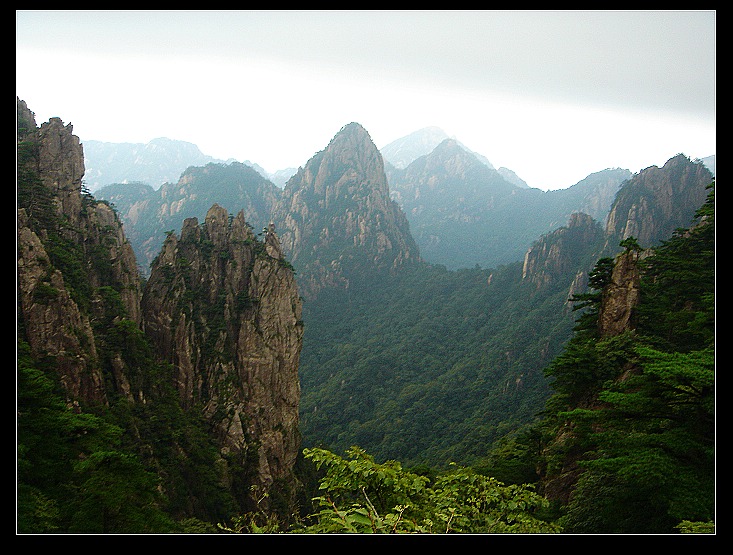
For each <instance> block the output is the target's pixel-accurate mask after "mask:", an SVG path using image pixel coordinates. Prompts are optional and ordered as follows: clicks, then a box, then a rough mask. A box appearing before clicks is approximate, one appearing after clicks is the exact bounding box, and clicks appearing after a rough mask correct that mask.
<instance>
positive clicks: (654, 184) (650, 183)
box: [606, 154, 713, 248]
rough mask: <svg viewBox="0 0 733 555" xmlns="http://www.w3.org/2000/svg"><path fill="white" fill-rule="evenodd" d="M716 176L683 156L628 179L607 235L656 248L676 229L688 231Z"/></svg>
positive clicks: (608, 223)
mask: <svg viewBox="0 0 733 555" xmlns="http://www.w3.org/2000/svg"><path fill="white" fill-rule="evenodd" d="M712 180H713V174H712V173H711V172H710V170H709V169H708V168H707V167H706V166H705V164H704V163H703V162H702V161H691V160H690V159H689V158H688V157H687V156H685V155H684V154H678V155H677V156H674V157H673V158H670V159H669V160H667V162H666V163H665V164H664V166H663V167H661V168H658V167H657V166H651V167H649V168H646V169H644V170H642V171H640V172H639V173H638V174H636V175H634V176H633V178H631V179H629V180H628V181H627V182H626V183H625V184H624V186H623V187H622V188H621V189H620V190H619V192H618V194H617V195H616V198H615V200H614V203H613V206H612V207H611V210H610V212H609V214H608V218H607V220H606V233H607V234H608V235H609V236H610V237H613V238H614V240H615V238H619V240H620V239H626V238H628V237H634V238H636V240H637V241H638V242H639V244H640V245H641V246H642V247H645V248H648V247H654V246H656V245H658V244H659V242H660V241H663V240H666V239H667V238H668V237H670V236H671V235H672V233H673V232H674V230H675V229H678V228H686V227H687V226H688V225H689V223H690V220H691V218H692V215H693V213H694V212H691V207H699V206H702V204H703V202H705V198H706V196H707V189H706V187H707V186H708V185H710V183H711V182H712Z"/></svg>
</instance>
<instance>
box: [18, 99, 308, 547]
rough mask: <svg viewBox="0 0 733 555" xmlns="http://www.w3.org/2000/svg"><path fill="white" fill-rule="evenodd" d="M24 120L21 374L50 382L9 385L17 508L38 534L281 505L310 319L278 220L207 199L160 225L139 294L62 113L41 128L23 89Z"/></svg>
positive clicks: (294, 444)
mask: <svg viewBox="0 0 733 555" xmlns="http://www.w3.org/2000/svg"><path fill="white" fill-rule="evenodd" d="M17 121H18V149H17V156H18V157H17V160H18V180H17V184H18V197H17V198H18V218H17V276H18V278H17V309H18V310H17V325H18V328H17V329H18V338H17V339H18V352H19V354H22V355H23V363H22V365H21V364H20V363H19V365H18V372H19V375H20V374H22V377H23V383H24V384H29V387H34V388H37V387H38V384H42V385H43V387H42V388H40V389H39V391H41V393H38V391H36V389H33V391H30V390H24V391H22V392H19V403H18V423H19V425H18V429H19V430H22V433H21V432H19V437H18V453H19V468H20V467H22V468H23V475H22V478H21V479H20V481H21V482H22V484H23V491H24V497H23V499H22V505H23V507H24V510H25V513H24V514H25V517H24V520H25V521H26V522H30V521H33V522H35V523H36V525H38V519H37V518H36V517H35V516H33V515H35V514H36V512H37V511H38V510H41V505H43V507H52V508H53V509H54V510H53V511H52V512H54V514H56V516H54V517H53V518H50V520H49V521H48V522H45V521H44V523H43V525H44V526H47V527H48V528H47V529H46V528H44V531H53V530H59V531H71V530H75V531H81V532H90V533H91V532H109V531H117V532H121V533H125V532H136V531H156V532H160V531H162V532H174V531H179V528H177V527H175V525H174V523H173V520H171V519H175V520H186V519H189V518H197V519H201V520H203V521H205V522H209V523H211V525H212V526H213V525H214V524H215V523H216V522H220V521H223V520H226V519H230V518H233V517H234V516H236V515H237V514H242V513H243V512H246V511H250V510H255V509H257V508H263V507H266V506H268V505H269V503H270V502H271V501H273V500H275V499H276V500H277V504H278V507H279V508H280V509H281V510H282V511H283V512H284V514H285V516H286V517H289V516H290V514H291V512H290V511H291V507H292V505H291V503H292V502H293V496H294V494H295V488H296V487H297V480H296V478H295V476H294V465H295V458H296V456H297V454H298V452H299V445H300V436H299V431H298V406H299V395H300V391H299V380H298V374H297V371H298V370H297V369H298V363H299V356H300V349H301V344H302V330H303V324H302V321H301V316H300V310H301V308H300V298H299V295H298V291H297V286H296V283H295V278H294V273H293V271H292V266H291V265H290V264H289V263H288V262H287V261H286V260H285V258H284V257H283V254H282V250H281V249H280V246H279V241H278V239H277V236H276V235H275V233H274V230H273V229H272V228H270V229H268V230H267V231H266V232H265V233H264V235H265V237H264V239H263V241H260V240H259V239H258V238H257V237H256V236H255V234H254V233H253V231H252V229H251V227H252V226H251V225H250V224H249V223H248V222H246V220H245V217H244V213H245V212H244V210H241V209H240V211H239V213H238V215H237V216H236V217H234V218H230V217H229V215H228V213H227V211H226V210H225V209H223V208H222V207H220V206H217V205H214V206H213V207H211V208H210V209H209V210H208V212H207V217H206V220H205V222H204V223H203V225H202V226H199V225H198V223H197V220H195V219H188V220H186V221H185V222H184V223H183V229H182V232H181V238H180V239H178V238H177V237H176V236H175V234H174V233H172V232H171V233H170V234H169V235H168V237H167V239H166V242H165V244H164V248H163V250H162V251H161V253H160V256H158V257H157V258H156V263H155V264H154V267H153V271H152V273H151V276H150V279H149V280H148V281H147V283H146V284H145V288H144V290H143V288H142V280H141V276H140V274H139V273H138V270H137V263H136V259H135V256H134V252H133V250H132V248H131V246H130V244H129V243H128V241H127V239H126V236H125V233H124V230H123V227H122V225H121V223H120V220H119V219H118V217H117V213H116V212H115V210H113V208H112V207H111V206H110V205H109V203H108V202H106V201H98V200H96V199H94V197H93V196H92V195H90V194H88V193H85V192H83V185H82V179H83V176H84V163H83V159H84V158H83V149H82V145H81V144H80V142H79V139H78V137H76V136H75V135H73V133H72V127H71V125H64V124H63V122H62V121H61V120H60V119H59V118H52V119H51V120H50V121H49V122H47V123H44V124H43V125H41V127H40V128H38V127H37V126H36V124H35V117H34V115H33V113H32V112H31V111H30V110H29V109H28V108H27V106H26V104H25V103H24V102H22V101H21V100H20V99H18V119H17ZM204 170H206V168H204ZM252 171H254V170H252ZM26 353H27V355H26ZM46 384H47V385H46ZM57 396H58V398H59V401H57V400H56V397H57ZM20 399H22V401H21V400H20ZM36 403H39V404H40V406H41V407H46V408H42V409H38V408H37V407H36V405H35V404H36ZM49 406H55V407H58V409H57V411H56V413H55V414H56V417H57V420H56V421H54V424H53V427H52V429H43V426H42V425H41V424H38V423H37V420H38V418H37V417H38V416H39V414H40V413H39V410H40V411H41V413H43V414H47V413H48V410H47V407H49ZM44 411H45V412H44ZM67 413H68V414H67ZM71 415H73V416H71ZM72 420H73V422H74V424H72V423H71V422H72ZM44 435H48V438H49V443H50V444H51V445H53V449H51V450H44V449H45V447H44V446H43V443H44V441H43V439H42V438H43V437H44ZM75 461H86V463H85V464H79V465H77V464H75ZM100 461H101V462H100ZM115 461H117V463H120V464H122V467H120V466H115V464H117V463H115ZM120 461H121V462H120ZM49 469H50V470H49ZM126 472H129V474H126ZM128 479H129V482H128V481H127V480H128ZM136 480H139V481H136ZM91 484H93V486H92V485H91ZM135 488H138V489H137V490H136V491H134V493H133V492H132V491H130V490H131V489H135ZM90 496H91V498H90ZM39 500H40V501H39ZM261 500H264V504H259V502H260V501H261ZM107 501H109V502H110V503H112V504H113V505H114V506H109V507H107V506H105V503H107ZM38 503H41V505H38ZM163 508H165V511H168V513H167V517H168V518H157V517H158V516H160V514H161V512H162V511H163ZM57 509H58V510H57ZM43 510H45V509H43ZM142 514H148V515H149V516H151V517H153V516H155V517H156V518H155V519H154V520H150V521H147V520H146V519H145V518H141V517H140V515H142ZM153 524H154V525H155V527H152V526H153ZM160 527H162V528H160Z"/></svg>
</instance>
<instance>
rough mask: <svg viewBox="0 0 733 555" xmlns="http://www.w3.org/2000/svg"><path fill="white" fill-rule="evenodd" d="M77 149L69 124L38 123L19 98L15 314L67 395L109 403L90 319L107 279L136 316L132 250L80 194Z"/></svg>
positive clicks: (101, 312)
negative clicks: (16, 291)
mask: <svg viewBox="0 0 733 555" xmlns="http://www.w3.org/2000/svg"><path fill="white" fill-rule="evenodd" d="M83 176H84V157H83V151H82V147H81V145H80V143H79V138H78V137H76V136H75V135H74V134H73V127H72V126H71V124H69V125H64V124H63V122H62V121H61V119H59V118H51V119H50V120H49V121H48V122H47V123H44V124H43V125H41V127H40V128H37V126H36V123H35V116H34V115H33V112H31V111H30V110H29V109H28V107H27V106H26V104H25V102H23V101H21V100H18V206H19V209H18V219H17V233H18V236H17V237H18V238H17V261H18V265H17V269H18V282H17V283H18V318H19V320H20V322H21V324H22V326H21V328H20V329H21V330H22V336H23V337H24V338H25V339H26V340H27V341H28V343H29V345H30V347H31V353H32V355H33V356H34V357H35V358H37V359H43V358H50V359H52V360H54V365H55V368H56V371H57V372H58V374H59V377H60V380H61V382H62V384H63V385H64V387H65V388H66V389H67V391H68V395H69V396H70V398H71V399H74V400H76V401H77V402H86V403H91V404H106V403H107V397H108V395H107V391H106V387H105V385H104V381H105V380H104V376H103V368H102V367H101V365H100V361H99V353H98V351H97V341H96V336H95V330H94V326H93V324H94V323H95V322H105V321H106V320H107V319H106V316H105V311H106V310H107V307H106V305H107V303H108V302H109V301H108V300H107V299H106V298H105V296H106V291H107V288H113V289H114V290H115V291H116V292H117V295H118V298H119V303H120V304H121V309H122V312H123V313H124V314H125V316H126V318H128V319H130V320H131V321H133V322H134V323H136V324H139V323H140V320H141V311H140V296H141V287H140V282H139V276H138V273H137V267H136V261H135V255H134V253H133V251H132V248H131V247H130V244H129V243H128V242H127V240H126V238H125V235H124V233H123V231H122V225H121V224H120V222H119V220H118V219H117V216H116V214H115V213H114V211H113V210H112V209H111V208H110V206H109V205H108V204H106V203H101V202H96V201H95V200H94V199H93V198H92V197H90V196H88V195H83V194H82V178H83Z"/></svg>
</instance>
